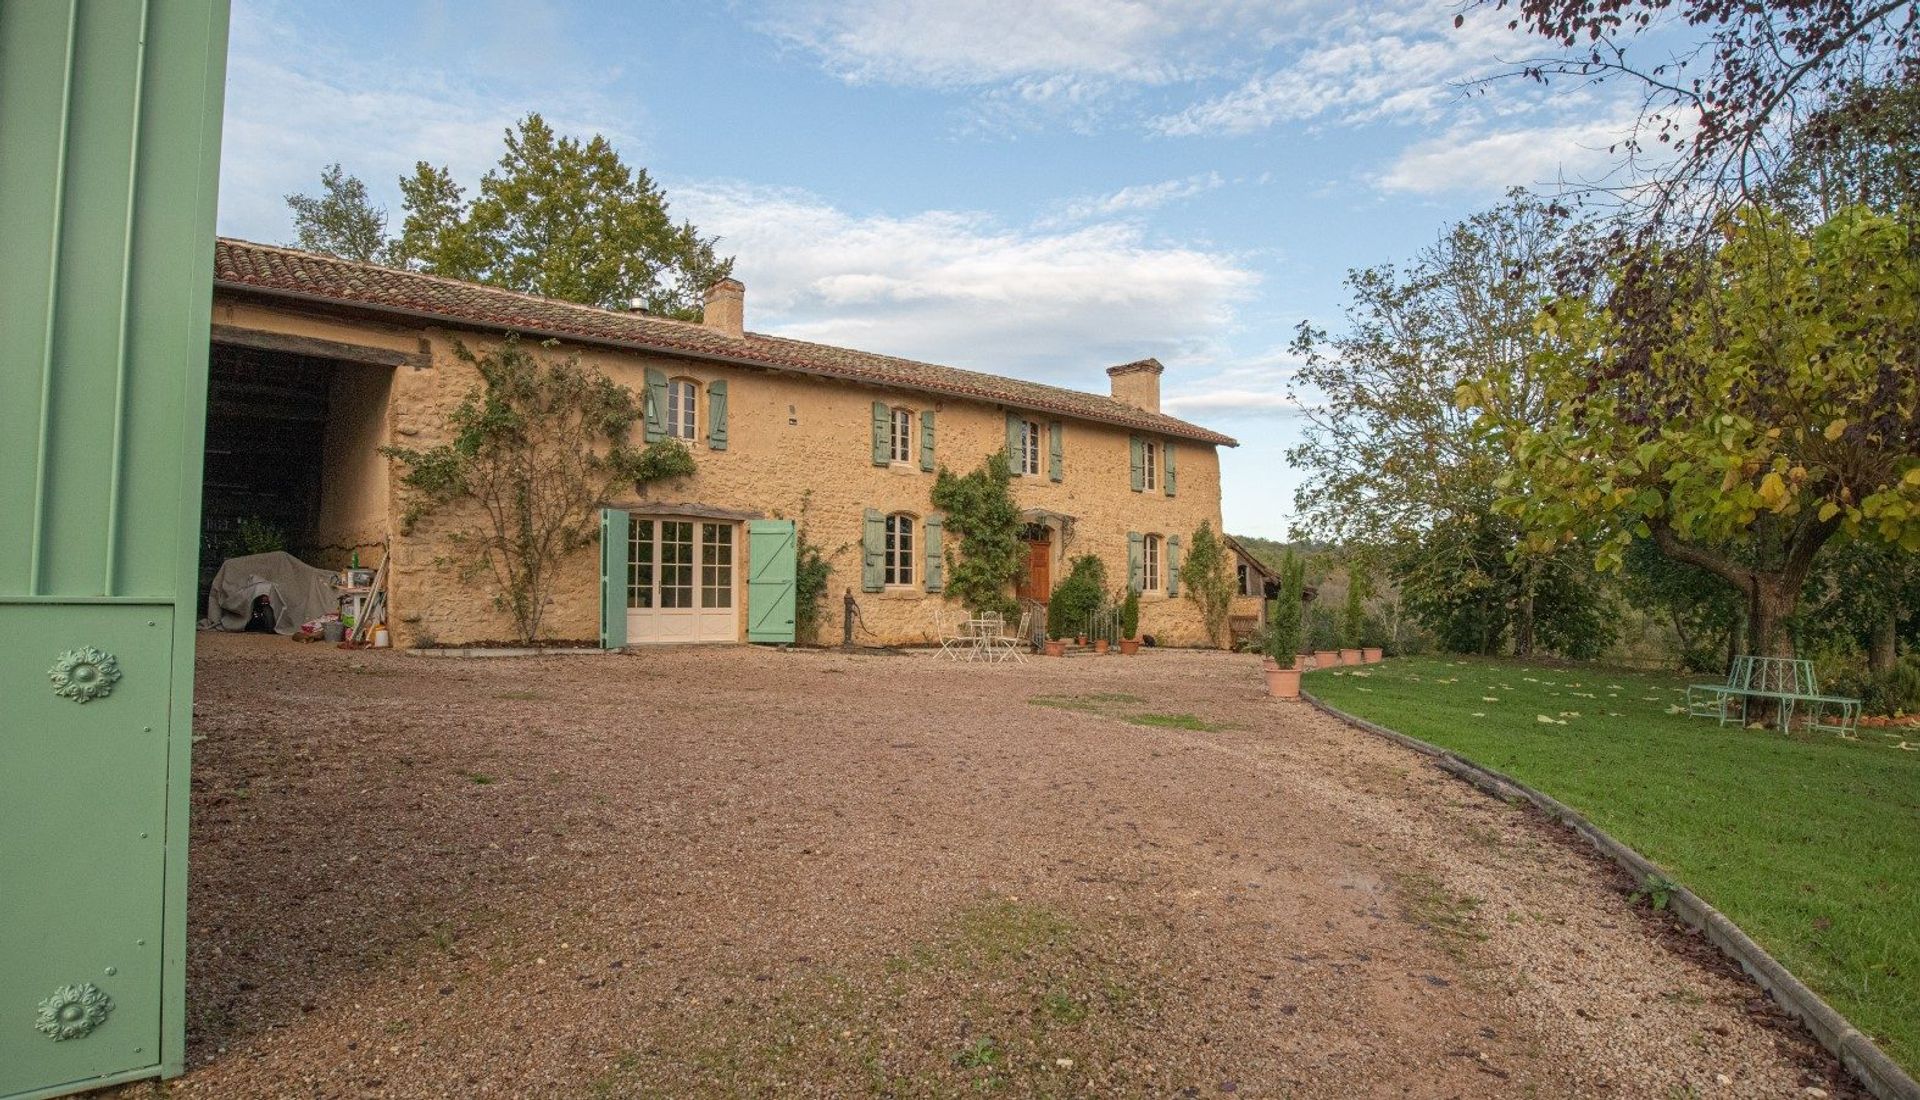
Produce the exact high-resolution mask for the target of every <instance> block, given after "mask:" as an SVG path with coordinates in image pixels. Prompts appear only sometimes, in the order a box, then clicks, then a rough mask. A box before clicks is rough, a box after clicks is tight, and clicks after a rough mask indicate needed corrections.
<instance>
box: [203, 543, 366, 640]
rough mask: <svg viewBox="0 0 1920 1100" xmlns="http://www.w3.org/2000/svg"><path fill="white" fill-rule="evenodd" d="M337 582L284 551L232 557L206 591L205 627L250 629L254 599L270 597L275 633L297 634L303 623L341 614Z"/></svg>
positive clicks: (330, 576)
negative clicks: (332, 614)
mask: <svg viewBox="0 0 1920 1100" xmlns="http://www.w3.org/2000/svg"><path fill="white" fill-rule="evenodd" d="M333 578H334V574H332V573H330V572H328V571H327V570H325V569H316V568H314V567H313V566H311V565H308V564H307V563H306V562H303V561H301V560H300V559H299V558H296V557H294V556H293V555H292V554H289V553H286V552H284V551H281V550H275V551H274V552H273V553H271V554H248V555H247V556H246V557H243V558H228V559H227V560H226V561H224V562H221V563H220V571H219V572H218V573H215V574H214V575H213V584H212V586H211V587H209V588H208V589H207V617H206V618H204V619H202V620H200V629H202V630H235V631H239V630H245V629H246V628H247V621H248V620H249V619H251V618H252V617H253V601H254V600H256V599H258V598H259V597H261V596H265V597H266V598H267V601H268V603H270V604H271V605H272V606H273V630H274V633H276V634H292V633H293V632H294V631H296V630H299V629H300V624H301V623H304V622H307V621H309V620H312V619H318V618H321V617H322V616H325V615H328V614H331V613H333V612H334V611H337V610H339V606H340V603H339V596H338V593H336V592H335V591H334V588H333Z"/></svg>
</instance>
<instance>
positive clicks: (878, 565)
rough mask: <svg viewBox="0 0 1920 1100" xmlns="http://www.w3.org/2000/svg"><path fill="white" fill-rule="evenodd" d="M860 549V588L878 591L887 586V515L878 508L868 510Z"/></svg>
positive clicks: (864, 590)
mask: <svg viewBox="0 0 1920 1100" xmlns="http://www.w3.org/2000/svg"><path fill="white" fill-rule="evenodd" d="M860 550H861V554H860V590H861V591H862V592H878V591H880V590H881V589H882V588H884V587H886V568H887V517H886V516H884V515H881V514H880V510H879V509H878V508H869V509H867V511H866V521H865V529H864V531H863V533H862V535H861V539H860Z"/></svg>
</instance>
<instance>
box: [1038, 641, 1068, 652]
mask: <svg viewBox="0 0 1920 1100" xmlns="http://www.w3.org/2000/svg"><path fill="white" fill-rule="evenodd" d="M1040 648H1041V651H1042V652H1044V653H1045V654H1046V655H1047V656H1049V657H1065V656H1066V655H1067V643H1066V639H1064V638H1048V639H1047V642H1046V644H1045V645H1043V646H1041V647H1040Z"/></svg>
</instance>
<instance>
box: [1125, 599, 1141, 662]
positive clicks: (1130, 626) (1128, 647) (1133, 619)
mask: <svg viewBox="0 0 1920 1100" xmlns="http://www.w3.org/2000/svg"><path fill="white" fill-rule="evenodd" d="M1138 652H1140V593H1138V592H1135V591H1133V590H1132V589H1128V590H1127V598H1126V599H1124V600H1122V601H1120V654H1121V656H1123V657H1131V656H1133V655H1134V654H1136V653H1138Z"/></svg>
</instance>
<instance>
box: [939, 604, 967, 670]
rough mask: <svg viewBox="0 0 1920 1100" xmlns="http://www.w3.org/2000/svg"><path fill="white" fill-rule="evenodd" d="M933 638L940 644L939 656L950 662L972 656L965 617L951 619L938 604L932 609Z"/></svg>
mask: <svg viewBox="0 0 1920 1100" xmlns="http://www.w3.org/2000/svg"><path fill="white" fill-rule="evenodd" d="M933 638H934V641H936V642H939V643H940V656H942V657H945V658H947V659H948V660H950V661H958V660H960V659H961V658H963V657H967V658H970V657H971V656H972V650H973V647H974V643H973V639H972V638H971V637H969V636H968V634H967V624H966V617H965V616H964V615H963V616H961V617H960V618H958V619H955V618H952V617H951V616H949V615H948V613H947V609H946V608H945V607H942V606H940V605H939V604H935V605H934V607H933Z"/></svg>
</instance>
